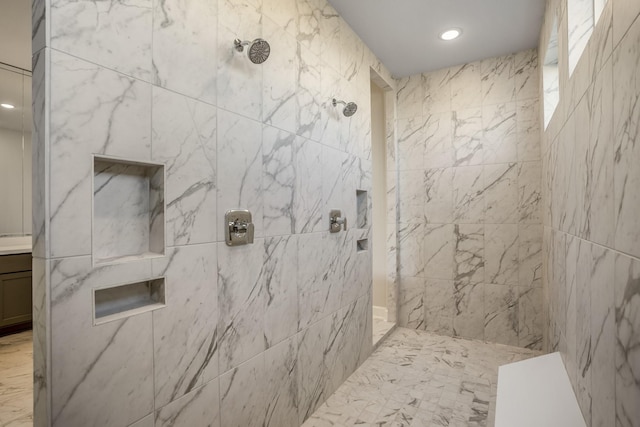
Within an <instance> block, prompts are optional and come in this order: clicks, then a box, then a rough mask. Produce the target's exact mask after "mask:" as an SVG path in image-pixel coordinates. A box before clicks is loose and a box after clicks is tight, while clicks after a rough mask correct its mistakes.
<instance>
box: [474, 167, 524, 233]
mask: <svg viewBox="0 0 640 427" xmlns="http://www.w3.org/2000/svg"><path fill="white" fill-rule="evenodd" d="M533 185H535V182H532V183H531V185H530V187H531V186H533ZM484 188H485V190H484V201H485V206H486V210H485V215H484V222H486V223H488V224H504V223H507V224H514V223H517V222H518V214H519V212H518V164H517V163H505V164H498V165H486V166H484ZM527 190H529V191H531V190H530V188H527ZM529 198H530V199H531V198H533V199H534V200H533V202H535V201H536V199H535V195H534V196H530V197H529ZM534 206H535V205H534ZM533 211H534V212H535V209H533Z"/></svg>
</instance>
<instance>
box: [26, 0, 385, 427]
mask: <svg viewBox="0 0 640 427" xmlns="http://www.w3.org/2000/svg"><path fill="white" fill-rule="evenodd" d="M33 14H34V21H33V22H34V81H35V83H34V88H35V93H34V110H35V118H34V122H35V123H34V126H35V129H36V135H37V136H36V141H37V148H36V152H35V154H34V159H35V160H34V164H35V167H36V169H37V173H36V175H35V180H36V185H35V188H36V195H35V196H34V199H35V200H36V201H37V205H36V206H35V207H34V227H35V229H34V235H35V237H34V252H33V253H34V291H35V293H34V304H35V310H34V353H35V378H36V381H35V382H36V384H35V390H34V395H35V411H34V420H35V425H36V426H44V425H55V426H74V425H110V426H115V425H121V426H128V425H135V426H137V427H143V426H151V425H155V426H161V425H175V424H176V423H178V424H181V425H199V423H201V420H202V419H208V420H219V421H218V422H220V423H221V425H224V426H249V425H272V426H297V425H300V424H301V423H302V422H303V421H304V419H306V418H307V417H308V416H309V415H310V414H311V413H313V411H314V410H315V409H316V408H317V407H318V406H319V405H320V404H321V403H322V402H323V401H324V400H325V399H326V398H327V397H328V396H329V395H330V394H331V393H333V392H334V391H335V390H336V389H337V387H338V386H339V385H340V384H341V383H342V382H343V381H344V380H345V379H346V378H347V377H348V376H349V375H350V374H351V373H352V372H353V371H354V370H355V369H356V368H357V367H358V366H359V365H360V364H361V363H362V362H363V361H364V360H365V359H366V358H367V357H368V356H369V354H370V352H371V320H372V319H371V289H370V284H371V260H370V251H369V250H367V247H366V245H365V244H364V243H362V242H363V241H365V239H367V238H368V237H369V228H370V225H369V224H366V223H365V222H360V223H358V221H356V218H357V214H358V211H357V206H358V205H360V206H366V205H367V204H370V202H367V201H363V200H362V198H367V197H370V194H371V160H370V156H371V153H370V127H371V126H370V123H369V122H370V111H369V109H370V100H369V96H370V68H372V69H374V70H375V71H376V72H377V73H378V75H380V76H382V78H383V79H385V80H386V81H387V82H389V84H391V85H393V84H394V82H393V79H392V78H391V77H390V75H389V73H388V72H387V71H386V70H385V69H384V67H383V66H382V65H381V64H380V62H379V61H378V60H377V59H376V58H375V57H374V55H373V54H372V53H371V52H370V51H369V49H368V48H367V47H366V46H365V45H364V44H363V43H362V42H361V41H360V39H359V38H358V37H357V36H356V35H355V34H354V33H353V31H352V30H351V29H350V28H349V26H348V25H347V24H346V23H345V22H344V21H343V20H342V19H341V18H340V17H339V16H338V14H337V13H336V12H335V11H334V10H333V8H332V7H331V6H330V5H328V4H327V3H326V2H325V1H324V0H310V1H305V2H298V1H286V0H285V1H283V0H270V1H264V2H262V1H244V2H235V1H234V2H232V1H227V0H221V1H218V2H216V1H213V2H211V1H197V2H193V1H186V0H179V1H168V2H157V1H153V2H152V1H151V0H142V1H137V2H134V3H131V4H130V3H126V4H125V3H113V4H109V5H107V4H103V3H101V2H98V3H96V2H70V1H66V0H64V1H58V0H52V1H44V0H43V1H36V2H34V9H33ZM95 22H99V25H98V26H97V27H96V26H95V25H94V24H95ZM122 23H126V25H124V26H123V25H122ZM259 37H262V38H264V39H266V40H268V41H269V43H270V44H271V55H270V56H269V58H268V60H267V61H266V62H265V63H264V64H262V65H256V64H253V63H252V62H251V61H249V60H248V58H247V57H246V55H245V54H241V53H239V52H237V51H235V50H234V49H233V40H234V39H235V38H241V39H248V40H254V39H256V38H259ZM333 97H338V98H341V99H348V100H355V101H356V102H357V104H358V106H359V109H358V112H357V114H355V115H354V116H352V117H344V116H343V115H342V114H340V110H338V109H336V108H334V107H333V106H332V105H331V99H332V98H333ZM358 199H360V203H359V204H358ZM234 208H240V209H249V210H250V211H251V213H252V215H253V223H254V225H255V240H254V243H253V244H251V245H246V246H238V247H228V246H227V245H226V244H225V242H224V236H225V235H224V231H223V230H224V229H223V216H224V213H225V212H226V211H227V210H229V209H234ZM333 208H337V209H341V210H342V212H343V214H344V216H346V217H347V218H348V219H349V223H350V227H348V229H347V231H345V232H339V233H334V234H330V233H329V229H328V223H329V219H328V214H329V211H330V209H333ZM360 214H363V212H362V210H361V212H360ZM351 224H353V225H351ZM358 242H359V243H358Z"/></svg>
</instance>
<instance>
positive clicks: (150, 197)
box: [92, 156, 165, 264]
mask: <svg viewBox="0 0 640 427" xmlns="http://www.w3.org/2000/svg"><path fill="white" fill-rule="evenodd" d="M164 200H165V196H164V166H163V165H161V164H151V163H143V162H137V161H128V160H122V159H113V158H108V157H99V156H95V157H94V159H93V236H92V241H93V260H94V263H96V264H100V263H113V262H124V261H131V260H136V259H141V258H149V257H157V256H163V255H164V246H165V236H164V229H165V224H164Z"/></svg>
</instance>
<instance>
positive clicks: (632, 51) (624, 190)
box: [613, 1, 640, 256]
mask: <svg viewBox="0 0 640 427" xmlns="http://www.w3.org/2000/svg"><path fill="white" fill-rule="evenodd" d="M618 3H619V5H620V6H621V8H627V9H626V10H627V11H629V12H631V10H633V8H632V6H631V3H633V2H628V1H626V2H625V1H619V2H618ZM634 7H635V6H634ZM636 9H637V8H636ZM615 12H616V5H615V4H614V33H615V31H616V20H615V18H616V16H617V15H616V13H615ZM639 46H640V21H638V20H636V21H635V23H634V24H633V25H632V26H631V28H629V32H628V33H627V34H626V35H625V37H624V38H623V39H622V41H621V42H620V44H619V45H618V46H617V47H616V48H615V50H614V53H613V117H614V127H613V129H614V135H613V137H614V150H615V152H614V175H613V178H614V190H615V194H614V201H615V209H616V211H615V224H616V229H615V248H616V249H618V250H620V251H622V252H625V253H629V254H631V255H634V256H639V255H640V219H639V217H638V206H640V195H639V193H638V191H636V190H635V189H637V188H638V185H640V184H639V182H640V172H639V170H638V167H637V165H636V159H637V158H638V155H639V152H640V145H638V144H637V141H638V137H639V135H640V118H639V117H640V102H638V99H639V98H640V78H639V77H638V75H637V72H636V71H637V70H638V68H639V67H640V48H639Z"/></svg>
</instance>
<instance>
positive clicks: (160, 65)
mask: <svg viewBox="0 0 640 427" xmlns="http://www.w3.org/2000/svg"><path fill="white" fill-rule="evenodd" d="M217 24H218V2H217V1H195V2H194V1H191V2H188V1H185V0H171V1H160V0H153V73H154V76H153V77H154V83H155V84H158V85H160V86H162V87H165V88H167V89H170V90H173V91H175V92H178V93H181V94H184V95H188V96H190V97H192V98H196V99H199V100H201V101H204V102H207V103H209V104H216V74H217V66H218V62H217V61H218V57H217V54H216V53H217V43H216V40H217V37H218V25H217Z"/></svg>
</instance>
